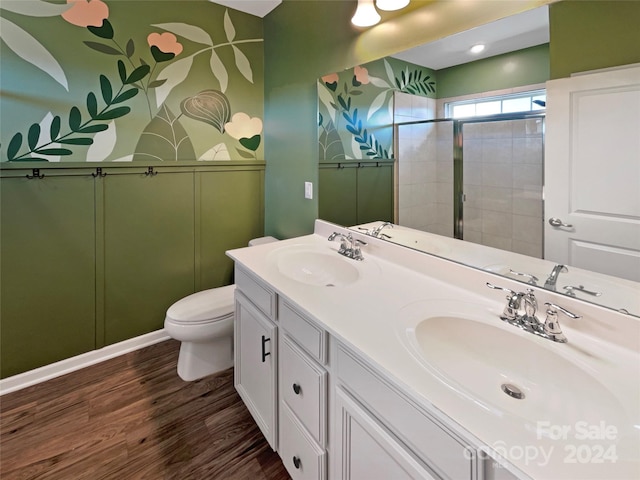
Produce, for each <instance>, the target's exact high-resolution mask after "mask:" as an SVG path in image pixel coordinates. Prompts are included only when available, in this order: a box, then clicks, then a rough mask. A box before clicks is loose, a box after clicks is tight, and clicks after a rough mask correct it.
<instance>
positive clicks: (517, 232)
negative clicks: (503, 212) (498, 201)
mask: <svg viewBox="0 0 640 480" xmlns="http://www.w3.org/2000/svg"><path fill="white" fill-rule="evenodd" d="M512 222H513V239H514V240H519V241H522V242H529V243H535V244H540V245H541V244H542V236H543V225H542V218H541V217H527V216H525V215H513V216H512Z"/></svg>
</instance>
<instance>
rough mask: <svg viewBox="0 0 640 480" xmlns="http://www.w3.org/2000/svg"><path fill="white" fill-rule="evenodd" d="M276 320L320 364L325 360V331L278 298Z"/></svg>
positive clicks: (324, 362)
mask: <svg viewBox="0 0 640 480" xmlns="http://www.w3.org/2000/svg"><path fill="white" fill-rule="evenodd" d="M278 322H279V323H280V325H281V326H282V328H284V329H285V330H286V331H287V333H288V334H289V336H291V337H292V338H293V339H295V341H296V343H297V344H298V345H299V346H301V347H302V348H303V349H304V350H305V351H306V352H307V353H309V354H310V355H311V356H312V357H313V358H314V359H316V360H317V361H318V362H320V363H321V364H323V365H325V364H326V362H327V354H326V351H327V333H326V332H325V331H324V330H323V329H321V328H320V327H318V326H317V325H315V324H314V323H312V322H311V321H309V320H307V319H306V318H304V317H303V316H302V315H300V314H299V313H298V312H296V311H295V309H294V308H293V307H291V306H290V305H289V304H288V303H287V302H286V301H284V300H283V299H282V298H281V297H279V298H278Z"/></svg>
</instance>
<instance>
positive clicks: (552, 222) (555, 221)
mask: <svg viewBox="0 0 640 480" xmlns="http://www.w3.org/2000/svg"><path fill="white" fill-rule="evenodd" d="M549 225H551V226H552V227H566V228H571V227H573V225H571V224H570V223H564V222H563V221H562V220H560V219H559V218H556V217H551V218H550V219H549Z"/></svg>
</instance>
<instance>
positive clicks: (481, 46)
mask: <svg viewBox="0 0 640 480" xmlns="http://www.w3.org/2000/svg"><path fill="white" fill-rule="evenodd" d="M483 50H484V44H482V43H478V44H477V45H474V46H473V47H471V48H470V49H469V51H470V52H471V53H474V54H476V55H477V54H478V53H480V52H482V51H483Z"/></svg>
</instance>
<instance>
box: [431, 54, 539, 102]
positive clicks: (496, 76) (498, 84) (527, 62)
mask: <svg viewBox="0 0 640 480" xmlns="http://www.w3.org/2000/svg"><path fill="white" fill-rule="evenodd" d="M547 80H549V44H544V45H538V46H535V47H531V48H525V49H523V50H518V51H517V52H512V53H505V54H503V55H496V56H495V57H489V58H486V59H483V60H478V61H475V62H471V63H466V64H464V65H456V66H454V67H449V68H443V69H442V70H438V98H448V97H455V96H459V95H468V94H472V93H481V92H487V91H490V90H501V89H504V88H513V87H519V86H523V85H532V84H535V83H544V82H546V81H547Z"/></svg>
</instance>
